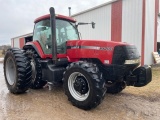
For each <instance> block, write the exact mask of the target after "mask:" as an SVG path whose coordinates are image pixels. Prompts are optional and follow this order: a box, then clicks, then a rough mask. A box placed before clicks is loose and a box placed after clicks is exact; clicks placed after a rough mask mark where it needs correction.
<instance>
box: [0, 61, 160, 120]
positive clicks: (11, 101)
mask: <svg viewBox="0 0 160 120" xmlns="http://www.w3.org/2000/svg"><path fill="white" fill-rule="evenodd" d="M0 86H1V87H0V120H160V68H154V69H153V80H152V82H151V83H150V84H149V85H147V86H145V87H142V88H134V87H127V88H126V89H125V90H124V91H122V92H121V93H120V94H117V95H110V94H106V96H105V99H104V100H103V102H102V103H101V104H100V105H99V106H98V107H97V108H95V109H93V110H90V111H84V110H81V109H78V108H76V107H74V106H72V105H71V103H70V102H69V101H68V100H67V97H66V96H65V94H64V91H63V88H58V89H53V90H52V91H49V90H48V89H41V90H29V91H28V92H27V93H26V94H21V95H13V94H11V93H9V91H8V89H7V87H6V84H5V80H4V75H3V65H2V64H0Z"/></svg>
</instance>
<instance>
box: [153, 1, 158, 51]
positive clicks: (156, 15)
mask: <svg viewBox="0 0 160 120" xmlns="http://www.w3.org/2000/svg"><path fill="white" fill-rule="evenodd" d="M158 13H159V0H155V31H154V52H156V51H157V31H158V30H157V26H158V25H157V24H158V23H157V17H158Z"/></svg>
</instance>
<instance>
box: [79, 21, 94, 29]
mask: <svg viewBox="0 0 160 120" xmlns="http://www.w3.org/2000/svg"><path fill="white" fill-rule="evenodd" d="M87 24H92V28H93V29H94V28H95V24H96V23H94V22H91V23H83V22H79V23H78V24H77V25H76V28H78V25H87Z"/></svg>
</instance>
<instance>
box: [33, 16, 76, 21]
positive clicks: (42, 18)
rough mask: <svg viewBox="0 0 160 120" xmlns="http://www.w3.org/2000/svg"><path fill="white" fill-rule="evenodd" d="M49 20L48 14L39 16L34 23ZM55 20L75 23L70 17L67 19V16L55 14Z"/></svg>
mask: <svg viewBox="0 0 160 120" xmlns="http://www.w3.org/2000/svg"><path fill="white" fill-rule="evenodd" d="M49 18H50V14H47V15H44V16H41V17H39V18H37V19H35V21H34V23H37V22H39V21H41V20H45V19H49ZM56 18H58V19H63V20H67V21H71V22H74V23H75V22H76V20H75V19H73V18H71V17H68V16H64V15H59V14H56Z"/></svg>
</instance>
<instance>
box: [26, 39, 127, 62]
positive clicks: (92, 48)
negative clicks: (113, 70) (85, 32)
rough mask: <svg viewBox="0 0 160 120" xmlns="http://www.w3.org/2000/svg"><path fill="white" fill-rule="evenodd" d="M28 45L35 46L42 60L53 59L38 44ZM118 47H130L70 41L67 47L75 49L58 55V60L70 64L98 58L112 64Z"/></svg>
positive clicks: (97, 42)
mask: <svg viewBox="0 0 160 120" xmlns="http://www.w3.org/2000/svg"><path fill="white" fill-rule="evenodd" d="M26 45H34V46H35V47H36V48H37V50H38V52H39V55H40V57H41V58H42V59H46V58H52V55H51V54H44V52H43V51H42V48H41V46H40V44H39V43H38V42H36V41H35V42H28V43H27V44H26ZM117 45H128V44H127V43H120V42H112V41H100V40H70V41H67V46H70V47H73V48H72V49H67V52H66V54H57V58H68V61H69V62H76V61H78V60H79V59H81V58H97V59H99V60H100V61H101V62H102V63H104V61H105V60H107V61H109V62H108V64H111V63H112V57H113V51H114V47H115V46H117ZM80 46H81V47H86V46H87V47H86V48H80Z"/></svg>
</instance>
